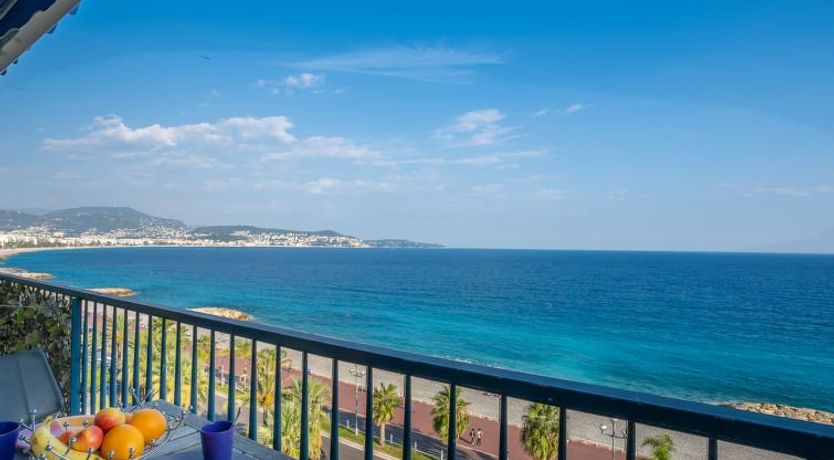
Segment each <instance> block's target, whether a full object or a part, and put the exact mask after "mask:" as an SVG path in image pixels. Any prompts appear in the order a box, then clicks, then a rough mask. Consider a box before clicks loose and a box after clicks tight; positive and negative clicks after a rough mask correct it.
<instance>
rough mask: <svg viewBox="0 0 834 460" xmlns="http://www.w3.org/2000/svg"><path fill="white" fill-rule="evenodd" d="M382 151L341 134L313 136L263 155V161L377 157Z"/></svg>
mask: <svg viewBox="0 0 834 460" xmlns="http://www.w3.org/2000/svg"><path fill="white" fill-rule="evenodd" d="M379 155H380V153H379V152H378V151H376V150H375V149H373V148H372V147H371V146H369V145H365V144H357V143H354V142H353V141H351V140H349V139H346V138H344V137H340V136H312V137H308V138H306V139H304V140H301V141H299V142H296V143H294V144H293V145H291V146H290V147H289V148H288V149H287V150H284V151H280V152H270V153H266V154H264V155H262V156H261V160H263V161H283V160H288V159H291V158H312V157H324V158H347V159H360V158H375V157H378V156H379Z"/></svg>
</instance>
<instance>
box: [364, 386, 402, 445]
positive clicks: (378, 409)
mask: <svg viewBox="0 0 834 460" xmlns="http://www.w3.org/2000/svg"><path fill="white" fill-rule="evenodd" d="M399 406H400V393H399V392H397V386H396V385H394V384H393V383H389V384H388V385H386V384H384V383H380V384H379V387H378V388H374V403H373V406H371V407H372V409H373V412H372V413H373V417H374V421H375V422H376V423H378V424H379V445H380V446H381V445H383V444H385V424H386V423H388V422H390V421H391V419H393V418H394V414H395V413H396V411H397V407H399Z"/></svg>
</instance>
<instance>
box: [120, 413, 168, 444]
mask: <svg viewBox="0 0 834 460" xmlns="http://www.w3.org/2000/svg"><path fill="white" fill-rule="evenodd" d="M128 424H130V425H131V426H134V427H136V428H137V429H139V431H140V432H141V433H142V436H144V438H145V442H146V443H147V444H150V443H151V439H156V440H159V439H161V438H162V435H163V434H165V430H167V429H168V422H167V421H166V420H165V416H164V415H162V412H159V411H158V410H156V409H139V410H138V411H136V412H134V413H133V417H131V418H130V422H128Z"/></svg>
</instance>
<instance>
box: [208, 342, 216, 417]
mask: <svg viewBox="0 0 834 460" xmlns="http://www.w3.org/2000/svg"><path fill="white" fill-rule="evenodd" d="M214 347H215V343H214V329H212V330H211V349H209V371H208V372H209V382H208V384H209V387H208V419H209V420H211V421H214V416H215V413H214V366H215V364H214Z"/></svg>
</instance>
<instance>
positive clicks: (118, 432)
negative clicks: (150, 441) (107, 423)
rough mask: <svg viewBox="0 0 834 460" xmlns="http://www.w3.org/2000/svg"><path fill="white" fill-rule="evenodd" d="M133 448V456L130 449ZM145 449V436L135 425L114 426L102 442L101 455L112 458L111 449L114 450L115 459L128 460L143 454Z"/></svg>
mask: <svg viewBox="0 0 834 460" xmlns="http://www.w3.org/2000/svg"><path fill="white" fill-rule="evenodd" d="M131 448H133V449H134V452H133V456H132V457H131V455H130V449H131ZM144 450H145V438H144V437H142V433H141V432H140V431H139V430H138V429H137V428H136V427H134V426H130V425H118V426H114V427H113V428H111V429H110V431H108V432H107V434H106V435H104V442H103V443H101V456H102V457H104V458H108V459H109V458H110V451H113V460H128V459H129V458H136V457H138V456H140V455H142V452H143V451H144Z"/></svg>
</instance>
